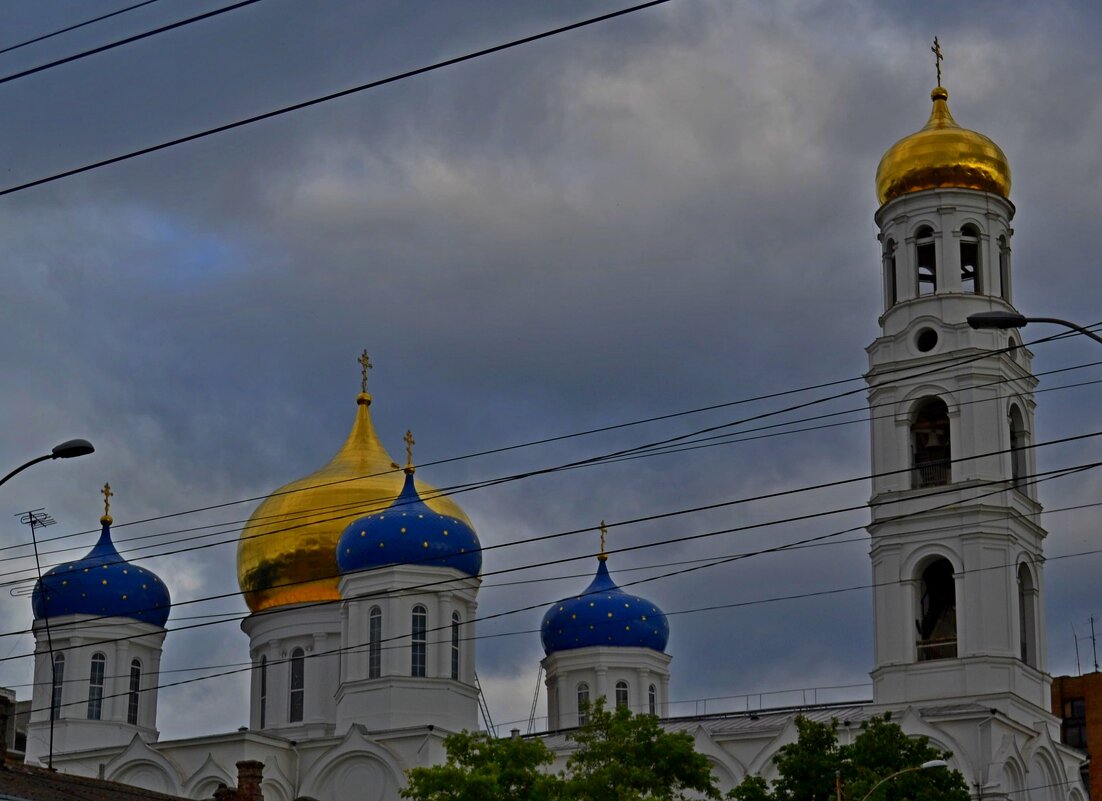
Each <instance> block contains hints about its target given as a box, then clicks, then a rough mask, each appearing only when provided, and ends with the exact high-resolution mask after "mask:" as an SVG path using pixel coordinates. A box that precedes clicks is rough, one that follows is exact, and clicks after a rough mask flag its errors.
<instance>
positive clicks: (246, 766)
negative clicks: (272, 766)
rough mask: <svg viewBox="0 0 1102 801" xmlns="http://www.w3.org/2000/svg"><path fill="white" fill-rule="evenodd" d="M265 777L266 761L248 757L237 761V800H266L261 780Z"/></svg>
mask: <svg viewBox="0 0 1102 801" xmlns="http://www.w3.org/2000/svg"><path fill="white" fill-rule="evenodd" d="M263 778H264V763H263V762H257V761H256V760H255V759H246V760H242V761H241V762H238V763H237V801H264V793H263V792H261V790H260V780H261V779H263Z"/></svg>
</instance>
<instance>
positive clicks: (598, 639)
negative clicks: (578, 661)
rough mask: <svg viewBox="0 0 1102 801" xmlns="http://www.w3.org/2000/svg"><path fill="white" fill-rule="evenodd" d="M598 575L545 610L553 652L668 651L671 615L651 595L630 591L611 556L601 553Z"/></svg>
mask: <svg viewBox="0 0 1102 801" xmlns="http://www.w3.org/2000/svg"><path fill="white" fill-rule="evenodd" d="M597 559H598V562H597V575H596V576H594V577H593V581H592V582H590V584H589V586H588V587H586V588H585V590H584V591H582V593H581V594H579V595H575V596H574V597H572V598H566V599H564V600H562V601H559V602H558V603H557V604H554V605H553V606H552V607H551V608H550V609H548V610H547V612H545V613H544V615H543V624H542V625H541V626H540V639H541V640H543V650H544V653H546V654H547V655H548V656H550V655H551V654H553V653H556V652H558V651H569V650H572V649H574V648H590V647H594V646H600V647H606V648H607V647H612V648H649V649H651V650H652V651H659V652H665V650H666V643H667V642H668V641H669V639H670V624H669V621H667V620H666V615H665V614H664V613H663V612H662V610H661V609H659V608H658V607H657V606H656V605H655V604H653V603H651V602H650V601H648V600H647V599H646V598H640V597H639V596H638V595H633V594H631V593H627V592H624V591H623V590H622V589H620V588H619V587H618V586H617V585H616V582H615V581H613V580H612V576H610V575H609V573H608V556H607V555H606V554H605V553H604V549H603V548H602V553H601V554H600V555H599V556H598V557H597Z"/></svg>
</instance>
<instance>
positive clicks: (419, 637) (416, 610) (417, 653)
mask: <svg viewBox="0 0 1102 801" xmlns="http://www.w3.org/2000/svg"><path fill="white" fill-rule="evenodd" d="M427 629H428V611H426V609H425V607H423V606H421V604H417V606H415V607H413V630H412V632H411V634H410V639H411V640H412V648H410V654H409V675H411V676H417V677H424V675H425V651H426V647H427V646H426V643H425V631H426V630H427Z"/></svg>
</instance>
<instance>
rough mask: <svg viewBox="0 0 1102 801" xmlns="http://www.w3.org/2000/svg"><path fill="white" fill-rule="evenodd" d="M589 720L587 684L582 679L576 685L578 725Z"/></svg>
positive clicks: (582, 724)
mask: <svg viewBox="0 0 1102 801" xmlns="http://www.w3.org/2000/svg"><path fill="white" fill-rule="evenodd" d="M588 722H589V685H588V684H586V683H585V682H584V681H583V682H582V683H581V684H579V685H578V725H579V726H584V725H585V724H586V723H588Z"/></svg>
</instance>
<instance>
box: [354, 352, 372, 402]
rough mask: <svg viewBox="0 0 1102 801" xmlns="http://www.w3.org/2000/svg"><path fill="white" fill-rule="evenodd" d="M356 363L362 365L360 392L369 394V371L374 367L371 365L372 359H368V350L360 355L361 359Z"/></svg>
mask: <svg viewBox="0 0 1102 801" xmlns="http://www.w3.org/2000/svg"><path fill="white" fill-rule="evenodd" d="M356 361H358V362H359V363H360V392H367V371H368V370H370V369H371V368H372V367H373V366H374V365H372V364H371V359H370V358H368V355H367V348H364V352H363V353H361V354H360V358H358V359H356Z"/></svg>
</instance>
